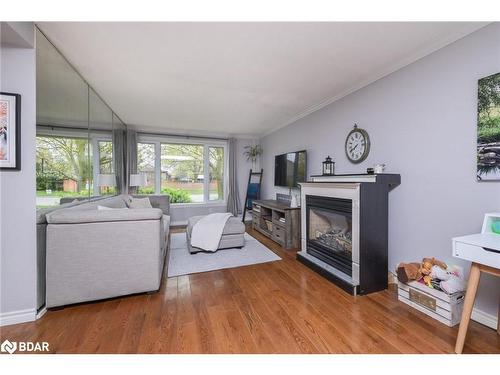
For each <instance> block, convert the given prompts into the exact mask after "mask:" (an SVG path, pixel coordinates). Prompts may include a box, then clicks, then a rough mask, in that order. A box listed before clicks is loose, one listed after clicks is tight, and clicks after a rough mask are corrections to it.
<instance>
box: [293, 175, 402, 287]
mask: <svg viewBox="0 0 500 375" xmlns="http://www.w3.org/2000/svg"><path fill="white" fill-rule="evenodd" d="M337 180H338V181H339V182H338V183H337V182H336V181H337ZM351 180H352V181H351ZM400 181H401V180H400V176H399V175H392V174H379V175H372V176H368V175H346V176H331V177H328V178H326V177H325V179H324V180H321V179H319V181H317V182H316V181H313V182H306V183H303V184H301V201H302V208H301V210H302V249H301V251H300V252H298V253H297V259H298V260H299V261H300V262H302V263H304V264H305V265H307V266H308V267H310V268H312V269H313V270H315V271H317V272H318V273H320V274H321V275H323V276H324V277H326V278H327V279H329V280H331V281H332V282H334V283H335V284H337V285H338V286H340V287H341V288H343V289H344V290H346V291H347V292H349V293H351V294H353V295H356V294H360V295H364V294H369V293H372V292H377V291H380V290H383V289H386V288H387V285H388V264H387V263H388V225H389V223H388V221H389V220H388V211H389V209H388V206H389V205H388V201H389V191H390V190H392V189H393V188H394V187H396V186H398V185H399V184H400Z"/></svg>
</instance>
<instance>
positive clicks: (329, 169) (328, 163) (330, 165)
mask: <svg viewBox="0 0 500 375" xmlns="http://www.w3.org/2000/svg"><path fill="white" fill-rule="evenodd" d="M334 174H335V162H334V161H333V160H332V158H331V157H330V155H328V156H327V157H326V159H325V161H324V162H323V176H333V175H334Z"/></svg>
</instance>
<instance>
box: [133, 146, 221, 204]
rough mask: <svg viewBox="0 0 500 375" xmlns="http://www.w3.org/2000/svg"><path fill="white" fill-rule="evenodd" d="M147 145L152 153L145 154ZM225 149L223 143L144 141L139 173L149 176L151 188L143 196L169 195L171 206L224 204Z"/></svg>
mask: <svg viewBox="0 0 500 375" xmlns="http://www.w3.org/2000/svg"><path fill="white" fill-rule="evenodd" d="M146 145H147V147H148V149H147V150H144V147H146ZM225 147H226V144H225V142H220V141H219V142H216V141H214V142H210V143H209V142H194V141H193V142H190V143H179V142H178V140H169V139H159V140H158V139H154V138H149V137H143V138H141V142H140V143H138V147H137V152H138V156H137V159H138V168H137V169H138V173H142V174H146V177H147V181H148V186H147V188H140V189H139V192H141V193H144V194H160V193H161V194H168V195H169V196H170V201H171V203H206V202H217V201H219V202H220V201H224V200H225V184H224V180H225V176H226V174H225V173H226V172H225V165H226V162H225V157H226V152H225ZM146 160H147V162H146ZM141 161H142V162H141ZM146 164H147V167H146ZM155 182H156V184H155ZM156 185H158V186H156Z"/></svg>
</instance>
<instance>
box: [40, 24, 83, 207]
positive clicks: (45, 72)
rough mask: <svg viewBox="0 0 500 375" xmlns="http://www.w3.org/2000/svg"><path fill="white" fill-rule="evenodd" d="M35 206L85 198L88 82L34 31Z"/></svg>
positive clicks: (45, 205) (43, 37)
mask: <svg viewBox="0 0 500 375" xmlns="http://www.w3.org/2000/svg"><path fill="white" fill-rule="evenodd" d="M36 37H37V47H36V58H37V59H36V73H37V74H36V77H37V82H36V89H37V93H36V94H37V95H36V98H37V139H36V143H37V158H36V188H37V207H47V206H53V205H58V204H59V203H60V201H61V199H62V200H63V201H64V200H68V199H70V200H71V199H72V198H75V199H81V198H88V197H90V193H91V192H90V188H91V186H90V184H91V181H90V178H89V176H90V171H91V164H90V149H89V143H88V135H89V134H88V85H87V84H86V83H85V81H84V80H83V79H82V78H81V77H80V76H79V75H78V73H77V72H76V71H75V70H74V69H73V68H72V67H71V66H70V65H69V64H68V62H67V61H66V60H65V59H64V58H63V57H62V56H61V55H60V54H59V52H58V51H57V50H56V49H55V48H54V46H53V45H52V44H51V43H50V42H49V41H48V40H47V39H46V38H45V36H44V35H43V34H41V33H40V32H39V31H38V30H37V35H36Z"/></svg>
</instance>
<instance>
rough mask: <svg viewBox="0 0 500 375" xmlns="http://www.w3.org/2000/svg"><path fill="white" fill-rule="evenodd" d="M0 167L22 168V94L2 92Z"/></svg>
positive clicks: (0, 98) (0, 109)
mask: <svg viewBox="0 0 500 375" xmlns="http://www.w3.org/2000/svg"><path fill="white" fill-rule="evenodd" d="M0 169H2V170H15V171H19V170H21V95H19V94H11V93H8V92H0Z"/></svg>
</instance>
